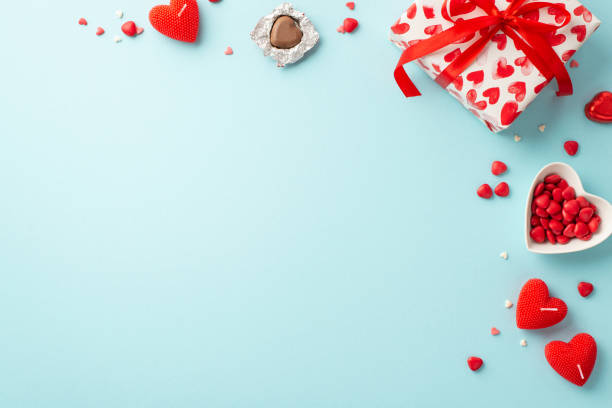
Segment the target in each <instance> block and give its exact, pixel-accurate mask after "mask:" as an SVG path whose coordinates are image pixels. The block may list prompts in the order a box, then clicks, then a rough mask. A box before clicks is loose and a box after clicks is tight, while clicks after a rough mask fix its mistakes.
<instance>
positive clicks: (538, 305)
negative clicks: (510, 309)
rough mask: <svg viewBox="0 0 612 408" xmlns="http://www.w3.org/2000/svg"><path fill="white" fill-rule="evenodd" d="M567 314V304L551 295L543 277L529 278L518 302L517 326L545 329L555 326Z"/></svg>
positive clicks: (520, 327)
mask: <svg viewBox="0 0 612 408" xmlns="http://www.w3.org/2000/svg"><path fill="white" fill-rule="evenodd" d="M566 315H567V305H566V304H565V302H564V301H562V300H561V299H557V298H554V297H550V296H549V294H548V286H546V283H545V282H544V281H543V280H541V279H529V280H528V281H527V283H525V284H524V285H523V288H522V289H521V293H520V294H519V299H518V302H516V326H517V327H518V328H519V329H529V330H535V329H544V328H546V327H550V326H554V325H555V324H557V323H559V322H560V321H561V320H563V319H564V318H565V316H566Z"/></svg>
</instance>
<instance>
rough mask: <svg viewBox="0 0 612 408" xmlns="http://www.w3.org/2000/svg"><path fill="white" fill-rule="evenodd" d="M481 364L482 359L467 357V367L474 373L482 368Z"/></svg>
mask: <svg viewBox="0 0 612 408" xmlns="http://www.w3.org/2000/svg"><path fill="white" fill-rule="evenodd" d="M482 363H483V361H482V358H480V357H475V356H471V357H468V359H467V364H468V367H470V370H472V371H476V370H478V369H479V368H480V367H482Z"/></svg>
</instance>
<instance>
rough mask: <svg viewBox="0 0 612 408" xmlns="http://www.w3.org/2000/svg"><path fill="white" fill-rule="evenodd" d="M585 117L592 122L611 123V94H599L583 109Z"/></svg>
mask: <svg viewBox="0 0 612 408" xmlns="http://www.w3.org/2000/svg"><path fill="white" fill-rule="evenodd" d="M584 114H585V115H586V117H587V118H588V119H590V120H592V121H594V122H599V123H612V92H607V91H604V92H600V93H598V94H597V95H595V97H594V98H593V99H592V100H591V102H589V103H587V104H586V106H585V107H584Z"/></svg>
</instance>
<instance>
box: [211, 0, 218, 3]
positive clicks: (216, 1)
mask: <svg viewBox="0 0 612 408" xmlns="http://www.w3.org/2000/svg"><path fill="white" fill-rule="evenodd" d="M208 1H210V2H211V3H218V2H220V1H221V0H208Z"/></svg>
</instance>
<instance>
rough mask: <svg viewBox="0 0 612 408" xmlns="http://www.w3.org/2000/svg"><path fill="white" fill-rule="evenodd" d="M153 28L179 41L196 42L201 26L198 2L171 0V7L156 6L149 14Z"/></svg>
mask: <svg viewBox="0 0 612 408" xmlns="http://www.w3.org/2000/svg"><path fill="white" fill-rule="evenodd" d="M149 21H150V22H151V25H152V26H153V28H155V29H156V30H157V31H159V32H160V33H162V34H163V35H165V36H167V37H170V38H173V39H175V40H178V41H185V42H195V40H196V38H197V37H198V30H199V25H200V12H199V10H198V2H197V1H196V0H170V5H168V6H166V5H161V6H155V7H153V8H152V9H151V11H150V12H149Z"/></svg>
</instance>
